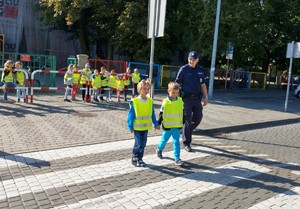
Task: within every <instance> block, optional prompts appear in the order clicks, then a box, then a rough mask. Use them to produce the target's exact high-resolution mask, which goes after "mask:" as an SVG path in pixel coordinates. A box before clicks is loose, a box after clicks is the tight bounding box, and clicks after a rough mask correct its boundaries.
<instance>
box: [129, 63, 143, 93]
mask: <svg viewBox="0 0 300 209" xmlns="http://www.w3.org/2000/svg"><path fill="white" fill-rule="evenodd" d="M131 78H132V87H133V89H134V90H133V93H134V96H137V95H138V91H137V84H138V83H139V82H140V80H141V75H140V74H139V70H138V69H137V68H135V69H134V71H133V73H132V75H131Z"/></svg>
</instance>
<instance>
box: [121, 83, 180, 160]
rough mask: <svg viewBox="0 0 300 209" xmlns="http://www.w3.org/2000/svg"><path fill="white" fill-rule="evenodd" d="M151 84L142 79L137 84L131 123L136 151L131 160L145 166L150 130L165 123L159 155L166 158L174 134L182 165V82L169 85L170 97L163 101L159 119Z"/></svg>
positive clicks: (177, 158) (175, 149) (175, 146)
mask: <svg viewBox="0 0 300 209" xmlns="http://www.w3.org/2000/svg"><path fill="white" fill-rule="evenodd" d="M150 87H151V84H150V83H149V82H148V81H145V80H141V81H140V82H139V83H138V85H137V91H138V93H139V96H138V97H135V98H133V99H132V100H131V102H130V109H129V112H128V118H127V126H128V130H130V131H131V132H132V133H133V134H134V146H133V150H132V158H131V163H132V165H134V166H145V162H144V161H143V156H144V150H145V147H146V144H147V135H148V131H149V130H151V129H152V123H153V124H154V127H155V129H156V130H159V129H160V125H162V128H163V133H162V137H161V140H160V142H159V144H158V146H157V148H156V155H157V157H158V158H160V159H162V158H163V154H162V151H163V150H164V148H165V146H166V144H167V142H168V140H169V139H170V137H171V136H172V138H173V149H174V159H175V165H178V166H182V165H183V162H182V160H181V159H180V142H179V139H180V129H181V128H182V127H183V123H184V122H183V121H184V114H183V101H182V99H181V97H179V90H180V85H179V84H178V83H175V82H170V83H169V84H168V96H167V97H166V98H165V99H164V100H163V101H162V106H161V109H160V114H159V119H158V120H156V116H155V112H154V107H153V100H152V98H150V97H148V95H149V92H150Z"/></svg>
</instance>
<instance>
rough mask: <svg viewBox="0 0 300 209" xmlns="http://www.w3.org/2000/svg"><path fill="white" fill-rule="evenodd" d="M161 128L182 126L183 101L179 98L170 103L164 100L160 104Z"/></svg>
mask: <svg viewBox="0 0 300 209" xmlns="http://www.w3.org/2000/svg"><path fill="white" fill-rule="evenodd" d="M162 106H163V121H162V123H163V126H164V127H165V128H182V126H183V122H182V120H183V101H182V98H181V97H178V98H177V100H173V101H171V100H170V99H169V98H166V99H164V100H163V102H162Z"/></svg>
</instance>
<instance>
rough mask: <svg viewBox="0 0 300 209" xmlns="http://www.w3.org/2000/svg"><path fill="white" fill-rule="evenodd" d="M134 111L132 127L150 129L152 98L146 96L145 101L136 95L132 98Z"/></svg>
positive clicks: (137, 129) (141, 129)
mask: <svg viewBox="0 0 300 209" xmlns="http://www.w3.org/2000/svg"><path fill="white" fill-rule="evenodd" d="M132 103H133V108H134V112H135V119H134V120H133V129H134V130H136V131H147V130H151V129H152V108H153V100H152V98H147V100H146V101H145V102H143V101H141V100H140V99H139V98H138V97H136V98H133V99H132Z"/></svg>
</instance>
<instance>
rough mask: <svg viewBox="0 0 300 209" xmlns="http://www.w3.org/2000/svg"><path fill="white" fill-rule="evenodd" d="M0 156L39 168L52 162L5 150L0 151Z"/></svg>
mask: <svg viewBox="0 0 300 209" xmlns="http://www.w3.org/2000/svg"><path fill="white" fill-rule="evenodd" d="M0 158H3V159H5V160H10V161H14V162H16V163H22V164H25V165H30V166H33V167H37V168H42V167H49V166H50V162H48V161H45V160H40V159H35V158H31V157H24V156H20V155H16V154H10V153H7V152H3V151H0Z"/></svg>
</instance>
